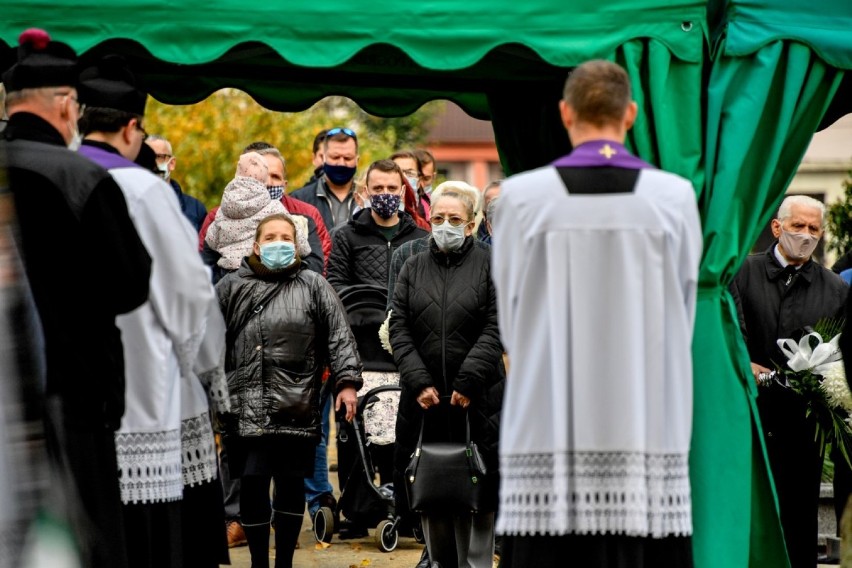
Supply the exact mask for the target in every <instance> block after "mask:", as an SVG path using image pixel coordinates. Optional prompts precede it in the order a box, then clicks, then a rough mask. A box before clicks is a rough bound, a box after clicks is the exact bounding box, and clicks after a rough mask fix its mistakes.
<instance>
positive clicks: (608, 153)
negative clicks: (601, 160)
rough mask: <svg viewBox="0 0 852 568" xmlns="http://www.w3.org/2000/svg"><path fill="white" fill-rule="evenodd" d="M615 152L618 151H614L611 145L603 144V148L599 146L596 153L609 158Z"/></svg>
mask: <svg viewBox="0 0 852 568" xmlns="http://www.w3.org/2000/svg"><path fill="white" fill-rule="evenodd" d="M617 153H618V152H616V151H615V150H613V149H612V146H610V145H609V144H604V147H603V148H601V149H600V150H598V154H601V155H603V156H605V157H606V159H607V160H609V159H611V158H612V157H613V156H615V155H616V154H617Z"/></svg>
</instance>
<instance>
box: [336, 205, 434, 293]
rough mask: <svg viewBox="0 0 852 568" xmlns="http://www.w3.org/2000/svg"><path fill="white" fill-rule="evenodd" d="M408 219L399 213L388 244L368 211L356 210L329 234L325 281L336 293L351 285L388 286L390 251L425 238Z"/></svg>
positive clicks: (391, 252) (407, 216)
mask: <svg viewBox="0 0 852 568" xmlns="http://www.w3.org/2000/svg"><path fill="white" fill-rule="evenodd" d="M428 234H429V233H428V232H426V231H425V230H423V229H421V228H420V227H418V226H417V225H416V224H415V223H414V220H413V219H412V218H411V216H409V215H407V214H405V213H399V228H398V229H397V232H396V234H395V235H394V236H393V239H391V240H390V241H388V240H387V239H386V238H385V237H384V235H383V234H382V233H381V231H380V230H379V226H378V225H376V222H375V221H373V215H372V212H371V211H370V210H369V209H364V210H363V211H359V212H358V213H357V214H356V215H355V217H354V218H353V219H351V220H350V221H349V222H348V223H347V224H346V225H343V226H342V227H340V228H339V229H337V230H335V231H334V233H333V235H332V241H333V245H332V247H331V257H330V258H329V259H328V282H329V284H331V285H332V286H334V289H335V290H337V291H338V292H340V291H342V290H343V289H344V288H346V287H347V286H352V285H355V284H373V285H375V286H381V287H382V288H385V287H387V285H388V269H389V267H390V261H391V256H392V255H393V251H395V250H396V249H397V247H399V245H401V244H402V243H406V242H408V241H413V240H415V239H419V238H421V237H425V236H427V235H428Z"/></svg>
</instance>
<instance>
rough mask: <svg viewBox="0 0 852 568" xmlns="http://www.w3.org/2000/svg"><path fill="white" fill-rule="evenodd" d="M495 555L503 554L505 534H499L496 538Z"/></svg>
mask: <svg viewBox="0 0 852 568" xmlns="http://www.w3.org/2000/svg"><path fill="white" fill-rule="evenodd" d="M494 555H495V556H503V535H497V537H496V538H495V539H494Z"/></svg>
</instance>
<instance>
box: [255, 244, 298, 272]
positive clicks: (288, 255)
mask: <svg viewBox="0 0 852 568" xmlns="http://www.w3.org/2000/svg"><path fill="white" fill-rule="evenodd" d="M294 260H296V245H294V244H293V243H289V242H287V241H274V242H271V243H263V244H262V245H260V262H261V264H263V266H265V267H266V268H268V269H269V270H281V269H282V268H287V267H288V266H290V265H291V264H293V261H294Z"/></svg>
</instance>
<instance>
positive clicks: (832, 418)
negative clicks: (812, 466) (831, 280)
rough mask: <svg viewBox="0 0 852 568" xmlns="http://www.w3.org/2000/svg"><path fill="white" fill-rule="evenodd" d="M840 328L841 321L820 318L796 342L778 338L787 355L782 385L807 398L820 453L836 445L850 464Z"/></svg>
mask: <svg viewBox="0 0 852 568" xmlns="http://www.w3.org/2000/svg"><path fill="white" fill-rule="evenodd" d="M842 328H843V322H842V321H836V320H820V321H819V322H818V323H817V325H816V326H814V330H813V331H811V332H810V333H807V334H806V335H804V336H803V337H802V338H801V339H800V340H799V341H798V342H797V341H795V340H793V339H779V340H778V347H780V348H781V351H783V352H784V355H785V356H786V357H787V367H788V368H787V369H785V370H784V373H783V374H784V377H785V379H786V385H785V386H787V387H789V388H790V389H792V390H793V391H794V392H796V393H798V394H799V395H801V396H803V397H804V398H805V399H806V401H807V408H808V409H807V416H813V417H814V419H815V422H816V433H815V438H816V440H817V441H818V442H819V448H820V453H822V454H823V455H824V453H825V450H826V447H827V446H831V447H834V448H837V449H839V450H840V453H841V454H842V455H843V458H844V459H845V460H846V463H847V464H849V466H850V467H852V459H850V455H852V392H850V390H849V383H848V382H847V381H846V372H845V370H844V367H843V358H842V354H841V353H840V348H839V347H838V342H839V340H840V333H839V332H840V330H841V329H842ZM823 337H831V340H830V341H828V342H824V341H823Z"/></svg>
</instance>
